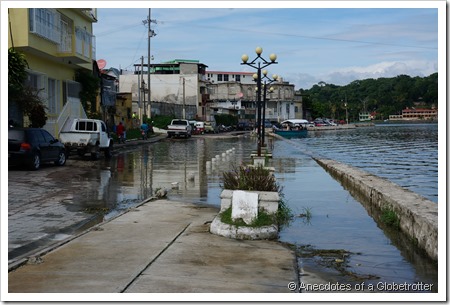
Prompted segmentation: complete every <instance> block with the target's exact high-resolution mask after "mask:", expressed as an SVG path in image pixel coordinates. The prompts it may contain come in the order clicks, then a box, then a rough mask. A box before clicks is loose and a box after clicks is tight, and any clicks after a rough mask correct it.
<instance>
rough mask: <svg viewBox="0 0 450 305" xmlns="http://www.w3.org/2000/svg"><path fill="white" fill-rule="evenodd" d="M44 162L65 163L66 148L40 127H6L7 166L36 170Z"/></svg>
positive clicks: (60, 164)
mask: <svg viewBox="0 0 450 305" xmlns="http://www.w3.org/2000/svg"><path fill="white" fill-rule="evenodd" d="M46 162H54V163H55V164H56V165H59V166H62V165H64V164H66V149H65V148H64V145H63V144H62V143H61V142H59V140H58V139H55V138H54V137H53V136H52V135H51V134H50V133H49V132H48V131H47V130H45V129H41V128H10V129H8V166H15V165H25V166H27V167H28V168H30V169H32V170H37V169H39V168H40V167H41V164H42V163H46Z"/></svg>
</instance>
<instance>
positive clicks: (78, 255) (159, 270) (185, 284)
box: [9, 200, 298, 301]
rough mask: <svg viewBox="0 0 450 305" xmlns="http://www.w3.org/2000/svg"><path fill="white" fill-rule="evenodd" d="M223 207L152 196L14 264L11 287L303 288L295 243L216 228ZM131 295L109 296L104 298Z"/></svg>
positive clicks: (11, 289) (24, 290) (100, 289)
mask: <svg viewBox="0 0 450 305" xmlns="http://www.w3.org/2000/svg"><path fill="white" fill-rule="evenodd" d="M217 212H218V209H217V208H213V207H208V206H199V205H193V204H185V203H182V202H175V201H168V200H156V201H153V202H148V203H145V204H143V205H141V206H138V207H136V208H133V209H131V210H129V211H128V212H127V213H125V214H123V215H121V216H119V217H116V218H113V219H111V220H110V221H107V222H104V223H102V224H100V225H98V226H95V227H93V228H91V229H89V230H87V231H85V232H84V233H83V234H81V235H80V236H78V237H77V238H75V239H73V240H72V241H70V242H68V243H66V244H64V245H61V246H59V247H57V248H56V249H55V250H54V251H51V252H49V253H48V254H46V255H43V256H40V257H39V259H36V260H34V261H32V262H30V263H28V264H26V265H24V266H22V267H20V268H17V269H15V270H14V271H11V272H10V273H9V293H10V294H11V293H12V294H15V293H55V292H59V293H61V292H64V293H92V292H95V293H175V292H176V293H186V292H188V293H205V292H209V293H292V292H298V291H295V289H294V291H291V289H292V285H294V286H296V287H297V286H298V278H297V270H296V261H295V255H294V254H293V251H292V250H290V249H289V248H287V247H286V246H283V245H282V244H281V243H279V242H276V241H264V240H260V241H258V240H254V241H252V240H234V239H228V238H224V237H221V236H216V235H213V234H210V233H209V225H210V223H211V221H212V220H213V219H214V217H215V216H216V214H217ZM10 296H11V297H13V298H14V297H16V296H17V297H19V298H20V295H10ZM86 297H87V298H92V296H91V297H90V296H85V298H86ZM174 297H176V296H171V297H170V296H167V295H166V296H165V297H164V300H170V299H173V298H174ZM191 297H192V296H187V295H186V296H184V297H183V299H184V300H189V298H191ZM41 298H43V299H41ZM46 298H51V299H52V300H66V301H67V299H66V297H65V296H56V297H55V296H53V295H50V296H49V295H40V296H39V299H40V300H46ZM55 298H56V299H55ZM61 298H62V299H61ZM128 298H130V296H124V295H117V296H103V297H102V301H118V300H121V299H122V300H123V299H128ZM155 298H158V296H151V295H147V296H144V297H143V298H141V299H140V300H155ZM197 298H198V296H197ZM215 298H216V297H215V296H209V299H210V300H211V299H215ZM238 298H239V299H241V298H240V297H239V296H238ZM271 298H272V299H274V298H275V300H277V299H279V297H278V296H274V297H268V296H264V298H263V299H261V297H259V298H258V296H257V295H255V296H254V297H252V300H258V299H259V300H268V299H271Z"/></svg>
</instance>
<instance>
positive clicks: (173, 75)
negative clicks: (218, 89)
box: [119, 59, 207, 119]
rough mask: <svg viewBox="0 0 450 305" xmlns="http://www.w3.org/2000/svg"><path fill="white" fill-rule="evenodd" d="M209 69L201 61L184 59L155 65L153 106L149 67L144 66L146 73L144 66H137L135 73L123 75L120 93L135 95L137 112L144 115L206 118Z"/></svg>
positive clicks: (151, 76)
mask: <svg viewBox="0 0 450 305" xmlns="http://www.w3.org/2000/svg"><path fill="white" fill-rule="evenodd" d="M206 67H207V66H206V65H204V64H202V63H200V62H199V61H196V60H183V59H176V60H173V61H170V62H166V63H162V64H151V74H150V97H151V102H150V103H149V94H148V91H149V90H148V89H149V88H148V84H147V83H148V74H147V65H143V66H142V68H144V69H145V70H144V71H141V65H135V71H134V72H125V73H122V74H121V75H120V78H119V91H120V92H131V93H132V99H133V112H136V113H137V114H139V115H140V116H141V115H144V114H145V115H147V116H150V115H149V114H151V115H155V114H157V115H158V114H172V115H174V116H176V117H180V118H181V117H185V118H187V119H194V118H202V117H204V116H205V115H206V113H205V107H204V104H205V103H206V98H207V96H206V94H205V93H206V79H205V68H206ZM139 84H140V85H139Z"/></svg>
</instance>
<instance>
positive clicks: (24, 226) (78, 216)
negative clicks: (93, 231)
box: [8, 135, 165, 266]
mask: <svg viewBox="0 0 450 305" xmlns="http://www.w3.org/2000/svg"><path fill="white" fill-rule="evenodd" d="M163 138H165V135H160V136H155V137H153V138H150V139H149V140H148V141H145V142H144V141H133V142H131V141H130V142H128V143H126V144H116V145H115V150H116V151H120V150H123V149H125V148H132V147H134V146H136V145H148V144H151V143H153V142H156V141H159V140H161V139H163ZM101 166H102V164H101V160H99V162H92V161H90V160H89V158H88V157H86V158H80V157H78V156H71V157H70V158H69V160H68V161H67V164H66V165H65V166H61V167H57V166H54V165H53V164H48V165H47V164H44V165H43V166H42V168H41V169H39V170H38V171H29V170H26V169H21V168H12V169H10V170H9V171H8V256H9V258H8V264H10V265H11V266H14V265H16V264H20V263H21V262H23V261H24V260H26V258H27V257H28V256H30V255H32V254H33V253H35V252H37V251H39V250H40V249H43V248H45V247H47V246H49V245H52V244H56V243H58V242H60V241H61V240H64V239H67V238H69V237H71V236H72V235H74V234H76V233H77V232H81V231H83V230H84V229H86V228H89V227H91V226H93V225H95V224H97V223H100V222H102V221H103V220H104V216H103V214H102V213H99V212H101V210H99V209H104V208H105V207H104V206H103V205H101V206H100V205H99V207H98V208H96V207H95V202H92V200H91V201H90V203H89V206H88V205H83V204H79V201H81V200H80V199H79V197H85V198H89V197H93V196H92V194H87V193H88V192H92V191H95V192H101V191H102V189H101V188H100V187H97V186H96V188H95V190H92V185H91V184H92V181H91V180H90V179H86V177H87V176H88V175H90V174H91V173H93V172H97V170H98V169H99V168H101ZM94 195H96V196H97V197H101V196H102V195H101V194H94Z"/></svg>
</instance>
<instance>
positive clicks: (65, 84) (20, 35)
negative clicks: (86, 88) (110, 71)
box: [8, 8, 97, 136]
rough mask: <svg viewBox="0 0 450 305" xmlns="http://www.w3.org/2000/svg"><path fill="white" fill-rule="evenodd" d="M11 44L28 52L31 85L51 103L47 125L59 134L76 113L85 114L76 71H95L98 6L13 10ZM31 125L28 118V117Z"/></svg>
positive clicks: (10, 10)
mask: <svg viewBox="0 0 450 305" xmlns="http://www.w3.org/2000/svg"><path fill="white" fill-rule="evenodd" d="M8 18H9V24H10V27H9V29H8V31H9V33H8V47H14V48H15V49H16V50H17V51H20V52H23V53H24V54H25V57H26V60H27V62H28V65H29V69H28V71H27V72H28V80H27V84H28V85H30V86H32V87H33V88H35V89H38V90H40V95H41V98H42V99H43V100H44V101H45V106H46V107H47V117H48V120H47V125H46V126H45V127H44V128H45V129H47V130H48V131H50V132H51V133H52V134H53V135H55V136H58V135H59V132H60V131H61V129H62V128H63V127H64V125H65V124H67V122H70V119H71V118H73V117H86V114H85V112H84V110H83V107H82V106H81V104H80V99H79V92H80V90H81V85H80V84H79V83H77V82H75V81H74V77H75V71H77V70H79V69H86V70H88V71H92V69H93V60H95V36H94V35H93V34H92V33H93V30H92V28H93V26H92V24H93V23H94V22H97V11H96V9H95V8H70V9H69V8H10V9H9V11H8ZM24 125H26V119H25V121H24Z"/></svg>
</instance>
